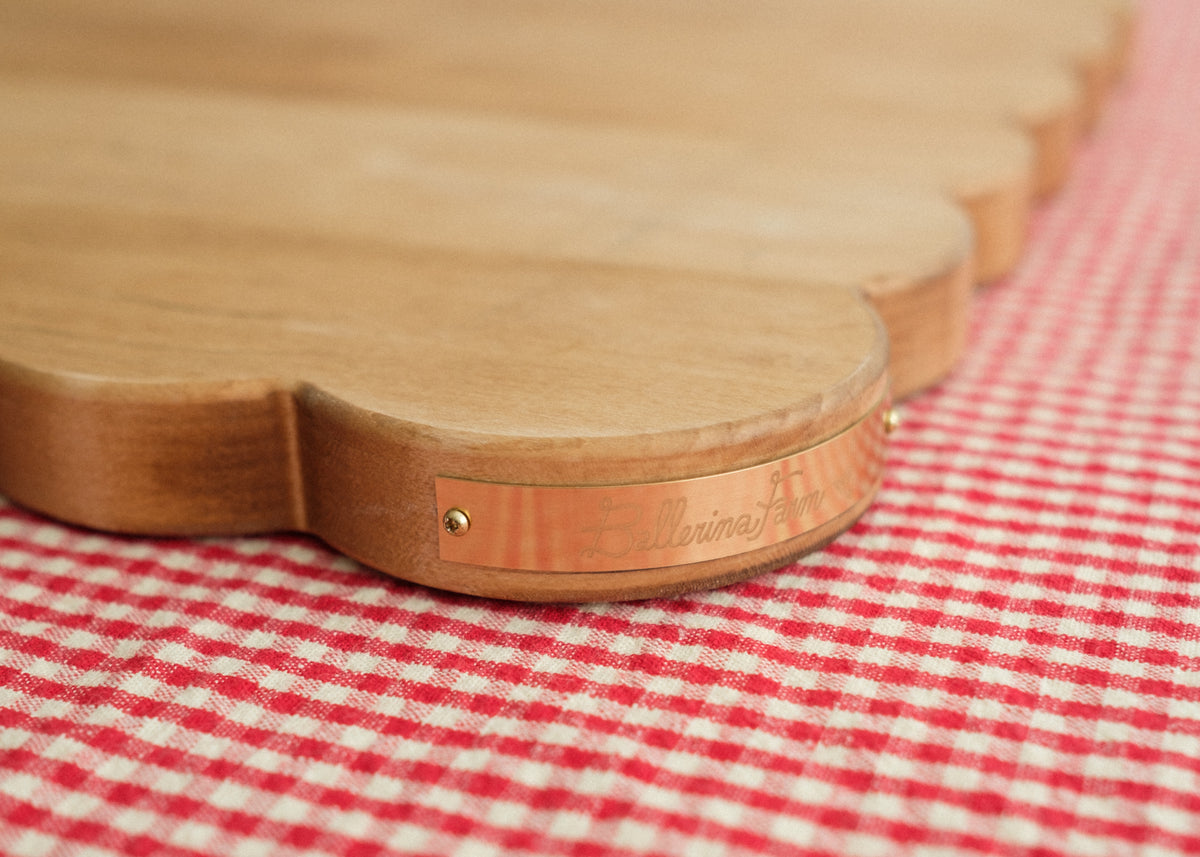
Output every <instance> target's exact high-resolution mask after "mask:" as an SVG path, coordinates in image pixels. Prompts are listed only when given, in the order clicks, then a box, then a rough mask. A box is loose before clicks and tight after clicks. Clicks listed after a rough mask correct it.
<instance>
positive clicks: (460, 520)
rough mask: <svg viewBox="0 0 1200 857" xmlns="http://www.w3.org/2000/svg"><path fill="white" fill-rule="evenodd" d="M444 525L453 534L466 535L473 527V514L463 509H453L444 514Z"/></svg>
mask: <svg viewBox="0 0 1200 857" xmlns="http://www.w3.org/2000/svg"><path fill="white" fill-rule="evenodd" d="M442 526H443V527H445V528H446V532H448V533H449V534H450V535H452V536H465V535H466V534H467V531H468V530H469V529H471V516H470V515H468V514H467V513H466V512H464V511H463V510H462V509H459V508H454V509H451V510H450V511H448V512H447V513H446V514H445V515H443V516H442Z"/></svg>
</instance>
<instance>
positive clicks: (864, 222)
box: [0, 0, 1108, 600]
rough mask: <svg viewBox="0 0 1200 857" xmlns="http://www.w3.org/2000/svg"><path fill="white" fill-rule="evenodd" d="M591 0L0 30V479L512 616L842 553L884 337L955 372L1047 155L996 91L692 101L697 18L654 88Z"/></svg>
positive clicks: (867, 458) (102, 17)
mask: <svg viewBox="0 0 1200 857" xmlns="http://www.w3.org/2000/svg"><path fill="white" fill-rule="evenodd" d="M1094 3H1095V4H1096V5H1089V4H1084V3H1083V2H1082V0H1070V2H1069V3H1068V6H1070V7H1071V8H1081V9H1084V8H1086V9H1089V10H1093V11H1094V9H1096V8H1099V5H1100V4H1099V0H1094ZM293 8H294V7H293ZM616 8H619V7H617V6H615V5H614V6H611V7H604V8H603V9H601V8H600V7H585V6H578V7H577V6H570V7H559V6H554V7H550V6H546V5H544V4H530V5H528V6H524V7H519V8H518V7H516V6H514V7H513V9H515V10H516V12H514V13H512V14H511V15H509V14H506V15H505V16H502V17H496V12H495V10H486V9H478V8H476V7H474V6H473V7H471V9H469V10H467V9H458V10H454V8H453V7H451V6H438V7H435V6H432V5H427V4H423V3H420V2H415V0H414V2H412V3H410V4H407V5H406V6H405V7H404V15H403V18H404V21H403V26H401V27H399V28H397V27H393V26H390V25H389V21H390V19H389V16H388V14H387V12H388V10H389V9H390V7H388V8H387V9H384V8H381V7H378V6H375V7H372V6H370V5H368V4H363V3H357V4H350V5H346V6H339V7H337V11H336V13H333V12H330V11H329V10H324V9H323V7H320V6H318V5H314V6H313V8H312V9H310V10H308V11H310V12H312V16H311V17H308V16H307V15H306V16H302V17H300V18H296V17H289V16H288V15H287V14H285V12H284V7H283V6H282V5H279V4H275V3H273V2H267V0H263V2H261V3H257V4H254V5H253V6H252V7H246V6H245V5H243V6H240V7H234V6H233V5H232V4H221V3H213V4H206V5H204V6H194V7H187V8H186V9H180V8H176V7H175V6H173V5H171V6H167V5H159V4H155V3H152V2H150V0H134V2H131V3H129V4H125V5H123V6H121V7H115V6H110V5H101V4H71V3H64V2H61V0H48V2H47V3H44V4H32V3H30V4H25V3H13V4H9V5H8V6H6V9H5V12H4V15H5V20H4V21H3V27H0V43H2V44H3V45H4V47H5V50H4V51H0V108H2V109H0V158H2V160H3V163H4V164H5V169H6V175H5V181H4V182H3V183H2V184H0V491H3V492H4V493H5V494H7V495H8V496H10V497H11V498H12V499H14V500H15V501H17V502H19V503H22V504H24V505H26V506H29V507H30V508H33V509H37V510H40V511H43V512H46V513H48V514H52V515H56V516H59V517H61V518H64V519H66V520H69V521H73V522H76V523H81V524H84V525H88V526H93V527H99V528H103V529H111V530H117V531H122V532H141V533H160V534H169V533H186V534H200V533H241V532H264V531H272V530H280V529H295V530H302V531H306V532H311V533H314V534H316V535H318V536H320V537H321V538H323V539H325V540H326V541H328V542H329V543H330V544H332V545H334V546H336V547H338V548H340V549H342V550H344V551H346V552H347V553H349V554H350V555H352V556H355V557H357V558H359V559H361V560H363V561H364V562H366V563H368V564H370V565H373V566H375V567H377V568H380V569H382V570H384V571H388V572H390V573H393V574H396V575H398V576H400V577H404V578H406V579H409V580H413V581H417V582H421V583H426V584H430V585H434V586H441V587H445V588H449V589H454V590H457V591H462V592H470V593H475V594H482V595H490V596H496V597H506V598H520V599H533V600H547V599H562V600H590V599H612V598H631V597H648V596H651V595H662V594H670V593H674V592H679V591H684V590H687V589H691V588H696V587H701V586H715V585H720V584H722V583H725V582H729V581H732V580H736V579H740V578H742V577H745V576H749V575H751V574H754V573H757V572H758V571H760V570H763V569H765V568H771V567H775V566H778V565H780V564H783V563H785V562H787V561H789V560H790V559H792V558H794V557H796V556H798V555H800V554H802V553H804V552H806V551H808V550H811V549H813V548H814V547H816V546H819V545H821V544H823V543H824V542H826V541H828V540H829V539H830V538H832V537H834V536H835V535H836V534H837V533H839V532H841V531H842V530H843V529H845V528H846V527H847V526H849V525H850V524H851V523H852V522H853V521H854V520H855V519H856V518H857V517H858V516H859V515H860V514H861V513H862V512H863V511H864V510H865V509H866V507H867V506H868V504H869V503H870V501H871V498H872V497H873V496H874V493H875V491H876V490H877V487H878V485H879V482H880V479H881V475H882V467H883V459H884V451H885V446H886V443H885V435H886V429H887V428H888V426H889V425H890V410H889V404H888V403H889V392H888V387H889V382H888V363H889V358H888V349H889V339H890V345H891V348H892V349H893V355H892V358H891V365H892V367H893V368H894V370H895V372H896V377H897V378H898V379H899V382H900V390H901V392H903V393H908V392H911V391H913V390H915V389H918V388H920V387H921V386H924V385H926V384H929V383H932V382H933V381H935V380H936V379H937V378H940V377H941V376H942V375H943V374H944V373H945V372H946V371H947V370H948V368H949V366H950V364H951V363H952V361H953V358H954V356H955V355H956V354H957V352H958V349H959V347H960V346H961V342H962V337H963V331H964V329H965V319H966V316H965V310H966V296H967V289H968V286H969V285H970V282H971V280H972V279H973V273H972V272H973V271H979V270H980V269H982V271H983V276H985V277H986V276H991V275H993V274H995V273H997V272H999V271H1002V270H1004V269H1006V268H1007V267H1008V266H1009V265H1010V264H1011V263H1012V259H1013V258H1014V257H1015V255H1016V252H1017V250H1018V249H1019V244H1020V233H1021V231H1022V229H1023V224H1024V219H1025V217H1026V215H1027V208H1028V204H1029V198H1030V192H1031V188H1032V186H1033V184H1034V182H1035V177H1034V175H1035V171H1034V166H1033V164H1034V162H1033V160H1032V155H1031V153H1032V152H1034V151H1035V150H1038V151H1040V150H1042V149H1044V148H1045V147H1044V146H1042V145H1041V144H1039V145H1038V146H1036V147H1035V146H1034V145H1033V143H1032V142H1031V140H1032V137H1031V132H1030V131H1029V129H1028V128H1026V129H1025V130H1019V129H1020V128H1021V127H1022V126H1021V125H1020V122H1018V121H1017V120H1016V119H1014V118H1013V117H1014V116H1016V115H1017V114H1016V113H1014V112H1013V111H1016V110H1017V108H1016V107H1014V106H1013V103H1010V101H1005V100H1004V99H1002V98H999V97H997V98H996V100H995V105H994V107H989V108H988V109H986V110H982V111H975V110H964V111H962V112H961V115H956V114H955V112H954V111H953V110H951V109H950V107H948V106H947V102H944V101H938V100H937V99H935V98H933V97H932V96H930V97H924V96H914V95H913V93H912V92H905V94H904V95H903V97H901V95H900V94H898V92H892V93H890V94H886V95H885V96H882V97H877V95H876V94H874V93H873V92H871V91H869V89H868V88H865V87H864V86H863V85H862V84H861V83H857V82H856V83H853V85H851V84H850V83H847V84H846V85H845V86H843V88H842V89H841V90H839V91H838V92H836V93H834V94H833V95H830V93H829V92H827V91H825V90H827V89H828V88H829V87H826V86H824V85H823V88H822V89H821V91H820V92H819V93H818V94H815V95H814V94H811V93H810V94H808V95H796V92H797V91H799V90H798V89H797V88H796V87H780V86H779V85H778V81H775V80H773V79H772V78H771V75H770V74H768V71H769V69H770V68H774V66H771V67H768V66H765V65H758V64H756V63H757V60H756V59H755V60H754V62H751V61H750V59H747V58H751V59H753V58H755V57H756V56H757V54H756V53H755V51H754V50H750V51H749V52H746V53H742V54H737V55H734V54H731V55H730V56H729V57H727V59H729V62H728V63H724V64H723V65H722V68H723V69H725V70H726V71H728V70H729V69H733V70H734V71H736V72H737V74H733V75H726V74H725V72H722V73H721V74H715V75H713V74H710V75H707V76H706V75H705V74H702V73H701V74H697V77H696V81H695V83H696V89H697V92H695V93H693V92H690V90H688V89H687V87H683V86H681V84H680V83H679V80H678V79H677V78H678V76H679V74H681V73H684V72H688V71H690V70H692V66H689V65H688V64H687V56H686V55H687V54H689V53H693V52H694V50H695V49H698V48H699V47H702V46H703V44H704V38H706V37H705V36H704V34H705V33H706V32H709V31H707V30H705V29H704V28H703V27H700V28H698V29H696V28H695V21H705V20H707V18H706V17H705V16H704V15H698V16H695V18H694V20H693V19H692V18H689V17H687V16H684V17H683V18H681V19H680V24H681V25H685V24H686V26H681V32H682V34H683V35H681V37H680V41H679V43H678V45H676V47H675V48H673V49H672V50H673V51H674V52H673V53H671V61H672V65H671V66H670V67H669V68H670V73H669V74H666V75H665V76H664V75H660V74H657V73H656V69H659V68H660V66H658V65H656V63H657V62H659V61H661V59H662V57H658V58H656V59H655V58H652V57H650V55H649V54H641V55H639V53H638V45H641V44H644V43H646V42H647V39H649V38H650V37H651V36H652V35H653V33H654V32H655V31H654V30H653V27H652V26H651V25H652V24H653V23H654V22H653V20H651V19H652V18H653V17H654V15H650V16H649V17H647V19H646V20H645V21H642V22H641V23H643V24H645V29H644V30H642V29H639V30H638V31H637V32H638V33H639V34H640V35H638V36H636V37H627V36H625V35H620V34H619V33H613V32H612V20H613V19H611V18H609V17H606V16H607V15H610V14H611V12H612V9H616ZM669 8H670V7H669V5H667V4H664V5H662V6H658V7H653V9H655V10H659V12H656V13H655V14H659V13H661V10H664V9H669ZM698 8H702V9H703V10H708V11H709V12H713V11H720V9H719V7H718V6H716V5H715V4H708V5H706V6H704V7H698ZM728 8H729V7H726V9H728ZM762 8H763V9H766V8H768V7H766V6H764V7H762ZM771 8H775V9H776V11H779V10H783V11H787V8H785V7H771ZM817 8H818V7H817V6H816V5H815V4H814V5H812V6H811V7H809V9H810V11H813V10H816V9H817ZM448 10H449V11H448ZM564 10H567V11H564ZM589 10H590V11H589ZM568 12H569V14H568ZM577 12H583V13H585V14H583V15H582V17H578V16H576V13H577ZM535 13H536V14H535ZM706 14H707V13H706ZM814 14H815V12H814ZM1106 14H1108V13H1106ZM322 15H324V17H322ZM331 15H332V17H331ZM456 16H457V17H456ZM747 17H748V19H753V20H757V21H759V26H758V29H755V30H753V31H751V32H750V33H749V35H746V36H745V39H748V40H749V41H750V42H754V40H757V44H758V46H759V48H760V49H763V50H765V49H766V48H769V47H771V46H772V45H775V44H776V43H775V42H773V41H772V38H773V37H771V36H770V35H769V32H770V28H765V29H764V28H763V27H762V26H761V23H762V22H763V21H764V20H765V19H759V18H755V17H754V16H747ZM538 20H541V21H542V22H543V23H544V24H546V25H547V26H546V27H543V28H541V29H537V30H526V29H522V28H527V27H528V26H530V24H531V22H536V21H538ZM663 20H667V19H666V18H664V19H663ZM739 20H740V18H739ZM1105 20H1107V18H1106V19H1105ZM564 21H565V22H566V23H565V24H564V23H563V22H564ZM506 22H507V23H506ZM514 22H515V23H514ZM843 25H844V22H843ZM705 26H708V25H707V24H706V25H705ZM347 27H349V28H350V29H346V28H347ZM506 27H508V28H507V29H506ZM513 27H515V29H514V28H513ZM689 27H693V29H690V30H689V29H688V28H689ZM485 32H490V33H492V36H491V38H493V39H494V40H496V41H497V42H500V43H505V44H501V45H494V46H493V47H492V48H491V49H484V45H485V43H486V42H487V38H485V35H484V34H485ZM659 32H660V35H661V31H659ZM439 33H441V34H442V36H444V37H445V39H446V41H445V42H444V43H443V44H441V45H440V47H439V48H434V47H432V45H434V43H436V42H437V41H438V34H439ZM723 35H725V36H727V35H728V33H727V32H725V31H724V30H722V29H721V28H719V27H718V28H717V29H715V30H712V32H711V34H710V36H708V37H707V38H717V39H718V41H716V42H714V43H712V44H710V45H709V47H710V48H712V49H713V50H718V49H720V50H724V46H723V45H724V43H723V40H722V39H721V38H719V37H721V36H723ZM618 37H619V38H618ZM614 39H615V40H617V41H618V42H619V46H618V47H606V46H608V45H609V42H610V41H612V40H614ZM733 41H734V42H738V43H739V44H740V43H741V41H743V39H742V37H740V36H739V38H738V39H734V40H733ZM1029 41H1030V43H1031V44H1033V43H1034V42H1036V39H1034V38H1033V37H1032V36H1030V37H1029ZM523 44H524V45H525V46H526V48H529V47H531V46H533V45H535V44H536V46H537V47H538V51H541V52H542V54H541V55H539V56H535V57H534V60H533V61H532V63H531V61H530V59H529V57H530V56H531V55H534V54H538V51H533V52H532V53H530V52H529V51H527V50H522V49H521V45H523ZM679 45H683V46H685V47H687V48H688V49H687V50H683V49H678V46H679ZM597 46H600V47H605V49H606V50H609V51H615V53H609V54H603V53H602V52H601V53H596V52H595V51H594V50H593V49H594V48H596V47H597ZM468 48H469V50H468ZM10 49H11V50H10ZM581 49H582V53H583V54H586V55H587V56H589V57H591V58H592V59H590V60H589V61H588V62H592V61H593V60H594V59H595V56H600V57H601V58H602V59H603V58H604V57H605V56H607V57H608V60H607V61H611V62H612V63H613V64H614V65H613V66H612V69H611V70H615V73H614V74H612V75H608V76H607V77H606V76H605V75H597V74H595V69H594V68H592V67H591V66H588V68H589V69H590V70H589V71H587V72H586V73H581V72H580V68H581V67H577V66H575V65H573V64H572V63H573V60H572V59H571V57H572V56H573V55H574V54H578V53H580V52H581ZM1055 51H1059V53H1054V52H1049V53H1047V54H1045V55H1046V56H1061V57H1064V58H1066V59H1070V56H1071V55H1070V52H1069V51H1062V50H1061V49H1059V48H1055ZM1039 55H1041V54H1039ZM639 56H641V59H638V57H639ZM739 57H740V59H739ZM1066 59H1064V61H1066ZM548 60H552V61H548ZM676 62H678V63H679V64H680V65H679V67H678V68H677V67H676V66H675V65H674V63H676ZM896 62H897V64H898V67H899V66H900V65H903V62H902V61H901V60H900V59H897V60H896ZM904 62H908V61H904ZM472 63H474V65H472ZM523 63H524V64H523ZM848 63H849V65H848V68H850V69H853V68H857V66H856V65H855V64H854V63H853V62H850V61H848ZM584 65H585V66H586V65H587V63H584ZM905 67H906V68H917V67H918V64H917V63H915V62H911V63H909V65H908V66H905ZM913 74H914V75H915V76H916V77H917V78H919V77H920V74H919V73H918V72H913ZM542 75H544V77H542ZM589 75H591V77H589ZM843 76H844V77H845V78H846V79H847V80H851V78H852V72H851V71H846V72H845V73H844V75H843V74H841V73H839V74H838V75H834V77H835V78H837V79H841V78H842V77H843ZM1051 77H1052V76H1051ZM1069 77H1070V76H1068V78H1069ZM1057 79H1058V80H1059V83H1061V82H1062V75H1061V74H1059V77H1058V78H1057ZM486 81H490V84H489V85H490V87H491V88H490V90H489V89H487V87H486V86H485V85H484V84H485V82H486ZM534 81H537V86H534V87H532V88H530V85H531V83H533V82H534ZM734 83H736V84H737V85H738V86H740V87H741V89H739V90H737V91H736V92H735V91H734V90H727V87H730V86H732V85H733V84H734ZM601 84H603V86H601ZM1056 85H1057V84H1056ZM622 88H623V89H624V90H625V92H624V95H623V96H622V94H621V90H622ZM485 91H487V92H490V93H491V94H490V95H488V96H487V97H486V98H485V97H484V95H485ZM1063 91H1070V92H1075V91H1076V89H1075V87H1074V86H1073V85H1072V84H1070V83H1069V81H1068V85H1067V86H1066V87H1065V89H1064V90H1063ZM914 92H915V90H914ZM572 93H573V95H572ZM734 94H736V95H737V98H735V99H729V98H728V96H730V95H734ZM1072 97H1074V96H1072ZM772 99H774V100H775V104H776V107H777V108H778V109H777V111H776V112H777V114H778V115H777V116H776V117H775V118H770V117H768V115H767V110H766V108H765V105H767V104H768V103H770V102H771V101H772ZM781 99H782V100H781ZM1068 100H1070V99H1068ZM951 101H953V99H951ZM651 102H656V103H657V104H658V110H657V111H653V110H651V109H650V108H649V107H648V105H649V104H651ZM1071 103H1072V104H1075V103H1076V102H1074V101H1071ZM715 104H719V105H721V107H722V109H721V111H719V113H714V111H713V109H712V108H713V105H715ZM1070 109H1071V111H1074V113H1079V110H1080V108H1078V107H1077V106H1073V107H1071V108H1070ZM706 110H707V113H706ZM1018 112H1019V111H1018ZM709 114H712V115H714V116H717V117H718V118H716V119H712V118H711V117H710V116H709ZM731 117H732V118H731ZM952 200H953V201H954V202H955V203H957V205H959V206H962V207H963V209H965V213H964V211H963V210H960V209H959V208H958V207H956V205H954V204H952V203H951V201H952ZM968 215H969V222H970V224H971V225H973V226H974V228H975V230H976V236H975V239H976V240H975V242H974V244H972V242H971V241H970V240H969V239H970V233H969V229H968V219H966V216H968ZM880 316H882V317H883V321H882V322H881V320H880Z"/></svg>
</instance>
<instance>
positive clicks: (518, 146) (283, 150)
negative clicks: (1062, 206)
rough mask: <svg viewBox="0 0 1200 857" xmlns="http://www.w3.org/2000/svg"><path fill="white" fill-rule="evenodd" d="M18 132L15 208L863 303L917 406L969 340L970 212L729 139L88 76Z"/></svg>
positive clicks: (11, 157) (18, 112)
mask: <svg viewBox="0 0 1200 857" xmlns="http://www.w3.org/2000/svg"><path fill="white" fill-rule="evenodd" d="M0 128H2V129H3V130H4V133H5V138H6V139H7V140H9V141H10V142H9V145H8V146H7V148H6V151H5V154H6V162H7V169H8V182H7V183H6V185H5V187H3V188H0V198H6V199H7V200H8V201H9V204H10V205H12V206H19V205H22V204H28V203H30V202H32V201H47V202H52V203H53V204H54V205H55V206H58V207H60V208H64V207H65V208H67V210H68V211H69V208H70V207H92V208H103V209H105V210H109V211H111V212H112V216H113V217H117V216H120V215H121V214H122V213H123V214H127V215H134V216H138V215H147V214H153V215H159V216H175V217H185V218H187V217H192V218H195V217H200V218H203V219H205V220H209V221H214V222H216V221H220V220H224V221H226V222H228V223H231V224H237V225H239V226H241V227H243V228H246V229H251V230H256V231H261V230H270V229H274V230H281V229H282V230H288V231H290V232H294V233H296V234H307V235H311V236H312V237H313V238H314V239H321V238H325V237H344V238H349V239H354V240H360V241H371V242H384V243H387V242H394V241H396V240H397V239H399V240H402V241H403V242H406V243H408V244H416V245H420V246H428V247H441V248H447V249H452V248H456V247H461V248H466V249H470V250H472V251H483V252H493V253H498V254H507V255H512V256H520V257H530V258H543V259H563V260H577V261H587V262H597V263H603V264H629V265H632V266H635V267H655V268H664V269H673V270H677V271H698V272H716V273H721V274H725V275H737V276H748V277H755V278H770V279H776V280H781V281H786V282H803V283H830V284H834V285H838V286H854V287H858V288H862V289H863V290H864V291H866V293H867V295H868V297H869V299H870V300H871V302H872V304H873V305H874V306H875V308H876V310H877V311H878V312H879V313H880V314H881V315H882V316H883V318H884V320H885V323H886V326H887V328H888V333H889V338H890V342H891V376H892V384H893V390H894V394H895V395H896V396H898V397H905V396H908V395H911V394H912V393H914V392H916V391H917V390H920V389H923V388H925V387H928V386H930V385H931V384H933V383H936V382H937V381H939V380H941V378H943V377H944V376H945V375H946V374H947V373H948V372H949V371H950V369H951V368H952V367H953V364H954V361H955V360H956V358H957V357H958V355H959V353H960V352H961V348H962V343H963V341H964V339H965V336H966V330H967V323H968V313H967V309H968V294H969V289H970V284H971V263H972V243H971V235H970V230H969V226H968V224H967V222H966V220H965V219H964V217H963V216H962V215H961V213H960V212H959V211H958V210H957V209H956V208H955V207H954V206H952V205H951V204H949V203H948V202H946V201H945V200H943V199H941V198H940V197H939V196H938V195H937V194H934V193H932V192H922V191H919V190H916V189H912V188H903V187H901V188H896V187H889V186H887V185H885V184H879V183H869V182H865V181H853V180H850V179H837V178H831V177H829V176H826V175H824V174H822V173H820V172H818V171H813V170H811V169H809V168H808V167H806V166H804V165H802V164H801V165H797V164H793V163H791V162H790V161H789V162H781V161H769V160H767V159H765V158H758V159H753V160H748V159H746V158H745V157H744V156H743V154H742V152H741V151H740V150H739V149H738V148H736V147H730V146H726V145H721V144H719V143H706V142H703V141H689V140H679V139H673V138H671V137H668V136H655V135H647V134H644V133H637V132H619V131H615V130H604V129H588V130H586V131H580V130H578V129H573V128H572V127H571V126H566V125H562V124H555V123H549V122H538V121H535V120H531V119H516V118H512V117H490V116H469V115H466V116H464V115H461V114H455V113H445V112H436V111H429V110H425V111H422V110H416V109H409V110H395V109H392V110H382V109H380V108H378V107H375V106H365V105H358V104H349V105H347V104H328V103H326V104H317V105H313V104H305V105H299V106H297V105H289V104H284V103H279V102H277V101H274V100H271V99H267V98H263V97H261V96H257V97H256V96H237V95H225V96H222V97H220V98H216V97H214V96H213V95H212V94H211V93H203V92H199V93H198V92H195V91H192V92H185V93H180V92H174V91H173V92H169V93H164V92H161V91H156V90H153V89H146V88H131V87H120V88H119V87H116V86H114V85H111V84H110V85H92V84H86V83H78V82H72V83H70V84H65V83H62V82H51V83H39V84H33V83H29V82H24V81H22V82H13V83H8V84H5V83H3V82H0ZM264 164H269V165H270V168H269V169H264V168H263V165H264ZM186 165H193V166H192V167H190V168H189V167H188V166H186ZM200 165H203V166H202V167H200ZM118 177H119V182H120V188H121V192H120V193H119V194H118V193H114V183H115V182H116V181H117V180H118ZM27 216H33V215H32V213H31V214H29V215H27Z"/></svg>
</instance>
